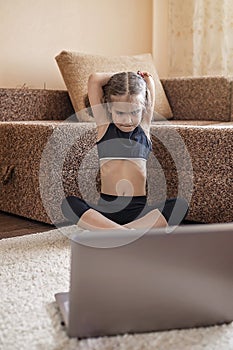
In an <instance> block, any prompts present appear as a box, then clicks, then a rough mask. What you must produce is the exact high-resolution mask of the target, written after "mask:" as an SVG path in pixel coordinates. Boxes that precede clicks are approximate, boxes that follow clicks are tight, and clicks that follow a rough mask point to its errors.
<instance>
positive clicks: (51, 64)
mask: <svg viewBox="0 0 233 350" xmlns="http://www.w3.org/2000/svg"><path fill="white" fill-rule="evenodd" d="M152 2H153V0H7V1H6V0H0V16H1V20H0V34H1V55H0V86H1V87H20V86H22V85H23V84H26V86H28V87H32V88H43V87H44V84H46V87H47V88H49V89H51V88H57V89H63V88H65V85H64V83H63V81H62V78H61V76H60V73H59V71H58V68H57V65H56V62H55V60H54V56H55V55H56V54H58V53H59V52H60V51H61V50H63V49H66V50H73V51H80V52H86V53H95V54H108V55H124V54H137V53H145V52H152V12H153V11H152Z"/></svg>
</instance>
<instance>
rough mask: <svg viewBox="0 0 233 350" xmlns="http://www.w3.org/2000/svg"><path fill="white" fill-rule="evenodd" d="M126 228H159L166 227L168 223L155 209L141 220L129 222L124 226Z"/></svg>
mask: <svg viewBox="0 0 233 350" xmlns="http://www.w3.org/2000/svg"><path fill="white" fill-rule="evenodd" d="M123 226H124V227H126V228H134V229H137V228H138V229H140V228H159V227H166V226H167V221H166V219H165V218H164V216H163V215H162V214H161V212H160V211H159V210H158V209H153V210H151V211H150V212H149V213H147V214H146V215H144V216H143V217H141V218H140V219H136V220H134V221H131V222H129V223H128V224H125V225H123Z"/></svg>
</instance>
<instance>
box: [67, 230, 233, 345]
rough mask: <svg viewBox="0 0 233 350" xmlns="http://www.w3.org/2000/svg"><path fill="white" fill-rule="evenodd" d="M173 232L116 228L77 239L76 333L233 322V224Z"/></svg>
mask: <svg viewBox="0 0 233 350" xmlns="http://www.w3.org/2000/svg"><path fill="white" fill-rule="evenodd" d="M165 232H166V229H158V230H150V231H148V232H142V231H139V230H135V231H133V230H132V231H131V232H128V231H127V232H126V231H117V230H113V231H99V232H85V233H84V234H82V235H80V234H77V235H76V236H74V237H73V238H72V240H71V246H72V261H71V286H70V295H69V297H70V308H69V310H70V312H69V327H68V334H69V336H73V337H80V338H83V337H93V336H94V337H95V336H106V335H116V334H123V333H135V332H149V331H160V330H168V329H174V328H176V329H177V328H188V327H197V326H205V325H213V324H221V323H224V322H230V321H232V320H233V302H232V290H233V254H232V246H233V224H214V225H213V224H209V225H187V226H180V227H177V228H173V230H171V233H170V234H166V233H165ZM126 242H128V243H126Z"/></svg>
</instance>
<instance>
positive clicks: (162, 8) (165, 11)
mask: <svg viewBox="0 0 233 350" xmlns="http://www.w3.org/2000/svg"><path fill="white" fill-rule="evenodd" d="M152 40H153V47H152V53H153V57H154V61H155V64H156V68H157V71H158V73H159V76H160V77H161V78H162V77H167V76H168V75H169V0H153V39H152Z"/></svg>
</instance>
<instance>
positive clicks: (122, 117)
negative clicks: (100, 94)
mask: <svg viewBox="0 0 233 350" xmlns="http://www.w3.org/2000/svg"><path fill="white" fill-rule="evenodd" d="M111 101H112V102H111V103H110V106H109V110H110V112H111V114H112V121H113V123H114V124H115V125H116V126H117V127H118V128H119V129H120V130H122V131H125V132H130V131H133V130H134V129H135V128H136V127H137V126H138V125H139V124H140V123H141V120H142V115H143V110H144V108H143V104H142V96H141V95H135V96H130V97H129V96H128V95H122V96H115V95H112V96H111Z"/></svg>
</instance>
